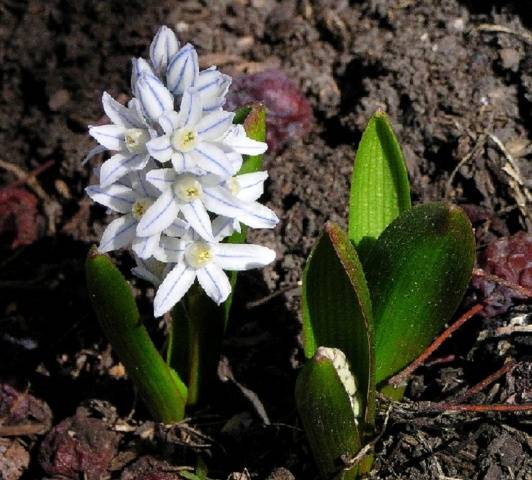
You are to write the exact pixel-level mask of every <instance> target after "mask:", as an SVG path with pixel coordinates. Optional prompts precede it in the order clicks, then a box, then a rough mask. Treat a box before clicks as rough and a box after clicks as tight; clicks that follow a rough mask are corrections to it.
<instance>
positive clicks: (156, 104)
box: [135, 72, 174, 122]
mask: <svg viewBox="0 0 532 480" xmlns="http://www.w3.org/2000/svg"><path fill="white" fill-rule="evenodd" d="M135 86H136V90H137V93H136V95H137V97H138V98H139V100H140V103H141V105H142V109H143V112H144V113H145V114H146V116H147V117H148V119H149V120H151V121H152V122H157V121H158V120H159V117H160V116H161V115H162V114H163V113H164V112H167V111H173V109H174V96H173V95H172V94H171V93H170V92H169V91H168V89H167V88H166V87H165V86H164V85H163V83H162V82H161V81H160V80H159V79H158V78H157V77H156V76H155V75H154V74H153V73H149V72H143V73H142V74H141V75H140V77H139V78H138V79H137V81H136V84H135Z"/></svg>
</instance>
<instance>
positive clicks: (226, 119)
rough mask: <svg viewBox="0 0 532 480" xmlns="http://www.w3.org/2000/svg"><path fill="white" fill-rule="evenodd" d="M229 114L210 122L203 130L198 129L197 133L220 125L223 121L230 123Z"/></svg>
mask: <svg viewBox="0 0 532 480" xmlns="http://www.w3.org/2000/svg"><path fill="white" fill-rule="evenodd" d="M229 117H230V115H227V116H226V117H223V118H222V119H221V120H218V121H217V122H214V123H212V124H211V125H209V126H207V127H205V128H204V129H203V130H198V134H199V135H203V134H205V133H207V132H209V131H210V130H212V129H213V128H216V127H218V126H219V125H222V124H223V123H227V124H228V125H231V122H230V121H228V120H229Z"/></svg>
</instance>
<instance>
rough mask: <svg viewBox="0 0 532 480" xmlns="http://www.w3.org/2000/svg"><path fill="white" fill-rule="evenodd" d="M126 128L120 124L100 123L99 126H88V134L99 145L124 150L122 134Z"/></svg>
mask: <svg viewBox="0 0 532 480" xmlns="http://www.w3.org/2000/svg"><path fill="white" fill-rule="evenodd" d="M125 132H126V129H125V128H124V127H122V126H121V125H100V126H99V127H90V128H89V135H90V136H91V137H93V138H94V139H95V140H96V141H97V142H98V143H99V144H100V145H103V146H104V147H105V148H107V149H109V150H116V151H120V150H124V149H125V148H126V144H125V142H124V134H125Z"/></svg>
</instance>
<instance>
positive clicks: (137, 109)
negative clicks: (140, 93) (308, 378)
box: [127, 98, 153, 133]
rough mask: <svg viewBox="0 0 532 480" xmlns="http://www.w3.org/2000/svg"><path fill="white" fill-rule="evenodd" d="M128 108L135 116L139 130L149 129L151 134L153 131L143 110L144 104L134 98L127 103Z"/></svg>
mask: <svg viewBox="0 0 532 480" xmlns="http://www.w3.org/2000/svg"><path fill="white" fill-rule="evenodd" d="M127 108H128V109H129V111H130V112H131V115H132V116H133V115H134V117H135V121H136V122H137V124H138V125H139V127H138V128H147V129H149V130H150V133H151V132H152V131H153V130H152V129H151V128H150V125H149V123H148V120H147V119H146V113H145V112H144V108H142V103H140V101H139V99H138V98H132V99H131V100H130V101H129V102H127Z"/></svg>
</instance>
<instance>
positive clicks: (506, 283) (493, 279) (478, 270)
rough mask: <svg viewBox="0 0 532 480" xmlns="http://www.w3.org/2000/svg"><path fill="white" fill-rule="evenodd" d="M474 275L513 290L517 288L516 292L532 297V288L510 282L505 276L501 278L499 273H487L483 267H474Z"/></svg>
mask: <svg viewBox="0 0 532 480" xmlns="http://www.w3.org/2000/svg"><path fill="white" fill-rule="evenodd" d="M473 275H475V276H476V277H484V278H486V279H487V280H489V281H490V282H493V283H497V284H499V285H502V286H503V287H506V288H510V289H511V290H515V291H516V292H518V293H520V294H521V295H523V296H525V297H527V298H531V297H532V289H530V288H526V287H522V286H521V285H517V284H515V283H512V282H509V281H508V280H505V279H504V278H501V277H499V276H497V275H493V274H491V273H487V272H485V271H484V270H482V269H481V268H474V269H473Z"/></svg>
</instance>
